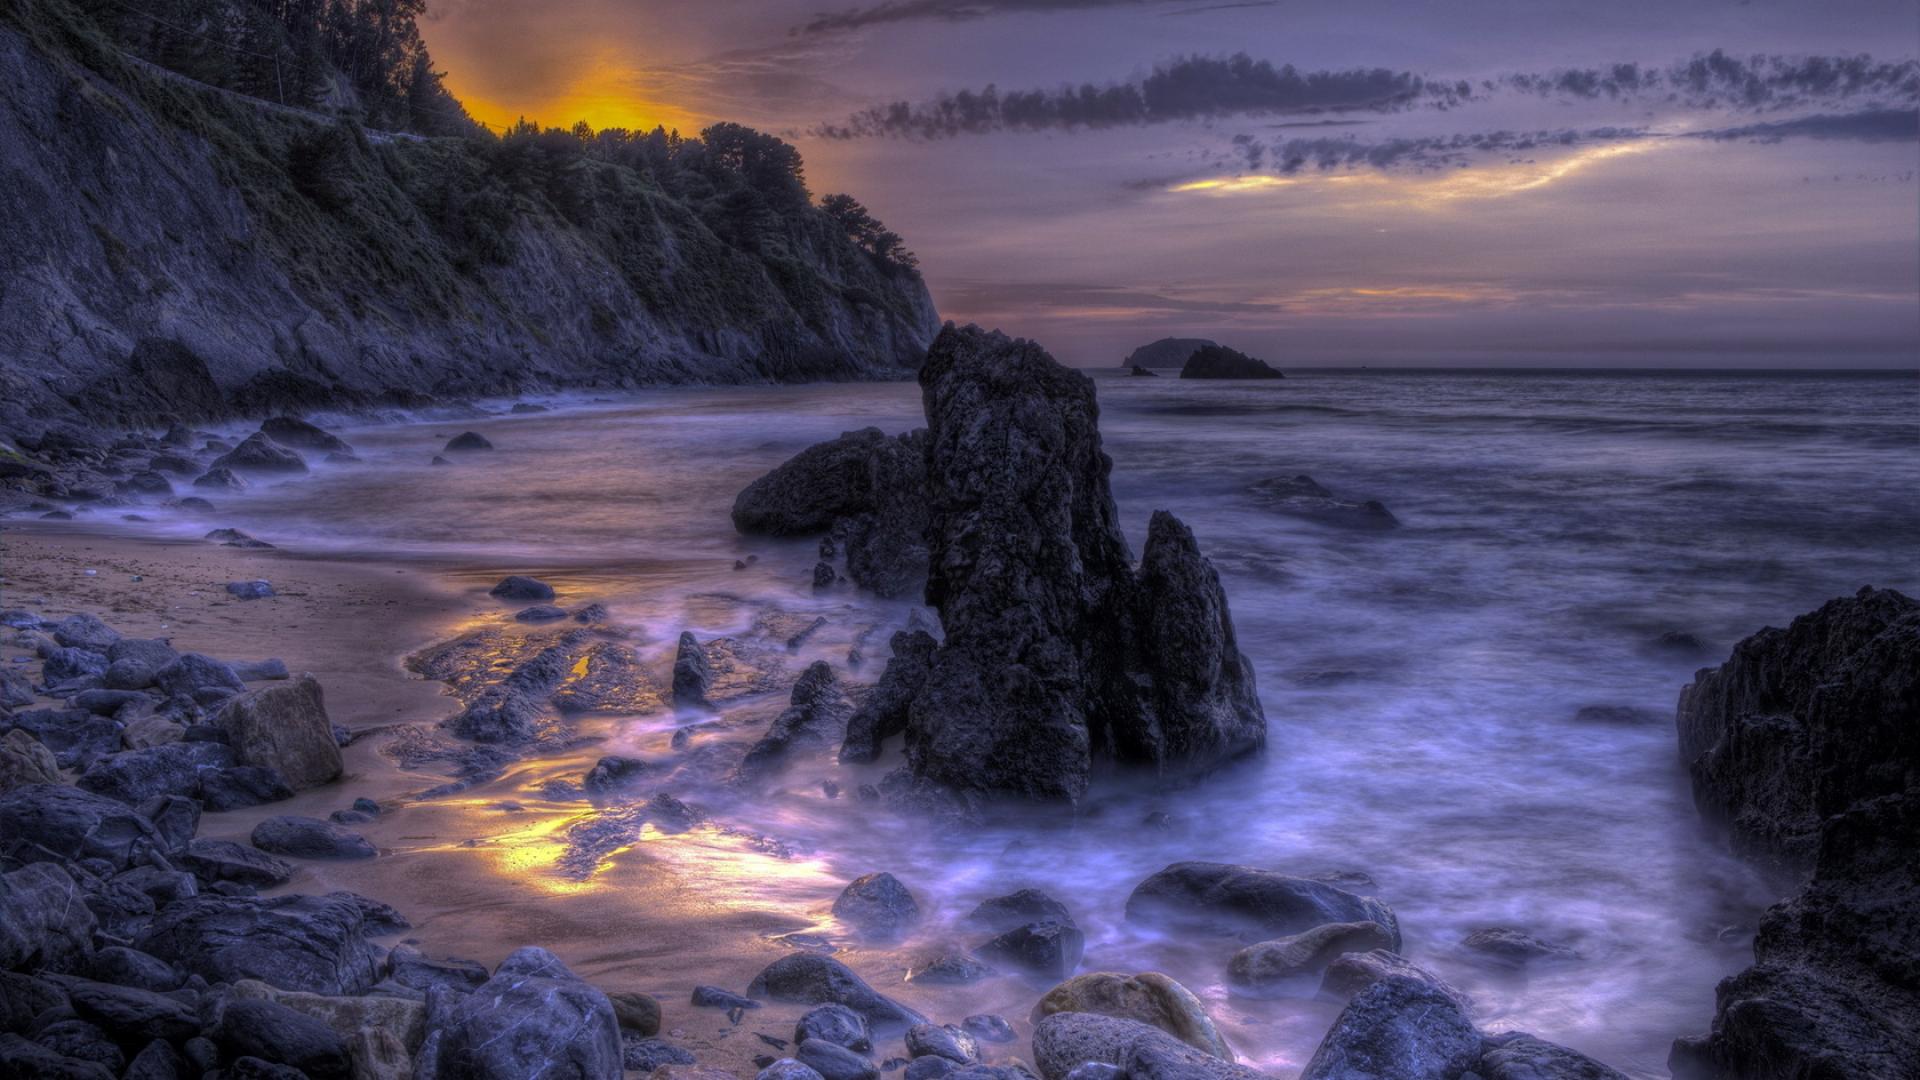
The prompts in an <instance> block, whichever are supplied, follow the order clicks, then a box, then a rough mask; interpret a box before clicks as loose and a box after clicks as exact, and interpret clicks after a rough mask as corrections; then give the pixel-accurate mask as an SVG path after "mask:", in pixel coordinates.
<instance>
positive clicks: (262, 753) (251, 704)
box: [212, 675, 343, 791]
mask: <svg viewBox="0 0 1920 1080" xmlns="http://www.w3.org/2000/svg"><path fill="white" fill-rule="evenodd" d="M212 722H213V724H214V725H215V726H216V727H218V728H219V729H220V730H221V731H223V732H225V733H226V735H227V741H228V743H229V745H231V746H232V747H233V752H234V756H235V758H236V759H238V761H239V762H240V763H241V764H243V765H253V766H258V767H260V768H266V769H272V770H274V771H275V772H277V773H279V774H280V776H281V777H282V778H284V779H285V780H286V782H287V784H288V785H289V786H291V787H292V788H294V790H296V791H298V790H304V789H306V788H310V787H316V786H318V785H320V784H325V783H329V782H331V781H333V780H335V779H338V778H339V776H340V772H341V769H342V767H343V765H342V761H341V757H340V746H339V744H338V743H337V742H335V741H334V738H333V721H332V720H331V719H330V718H329V717H328V716H327V707H326V700H325V698H324V696H323V695H322V693H321V690H320V683H319V682H318V681H317V680H316V679H314V677H313V676H311V675H302V676H301V677H300V678H298V679H295V680H293V681H291V682H289V683H287V684H285V685H283V686H268V687H262V688H260V689H258V690H249V691H247V692H245V693H243V694H240V695H239V696H237V697H234V698H232V699H230V700H229V701H228V702H227V703H226V704H225V705H222V706H221V707H220V709H219V711H218V712H216V713H214V714H213V718H212Z"/></svg>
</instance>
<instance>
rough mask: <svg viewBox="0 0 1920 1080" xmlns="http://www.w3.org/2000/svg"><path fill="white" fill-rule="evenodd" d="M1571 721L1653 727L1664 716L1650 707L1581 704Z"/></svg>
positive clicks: (1610, 725)
mask: <svg viewBox="0 0 1920 1080" xmlns="http://www.w3.org/2000/svg"><path fill="white" fill-rule="evenodd" d="M1573 722H1574V723H1576V724H1596V725H1599V726H1602V727H1653V726H1655V725H1658V724H1664V723H1666V717H1665V716H1663V715H1661V714H1660V713H1657V712H1655V711H1653V710H1652V709H1636V708H1634V707H1633V706H1631V705H1582V706H1580V708H1579V709H1577V710H1575V711H1574V714H1573Z"/></svg>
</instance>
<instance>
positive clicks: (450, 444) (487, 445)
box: [443, 431, 493, 454]
mask: <svg viewBox="0 0 1920 1080" xmlns="http://www.w3.org/2000/svg"><path fill="white" fill-rule="evenodd" d="M443 449H445V450H446V452H447V453H449V454H464V453H470V452H472V451H475V450H491V449H493V444H492V443H491V442H488V441H487V437H486V436H485V435H482V434H480V433H479V432H477V431H463V432H461V433H460V434H458V435H455V436H454V437H453V438H451V439H448V440H447V445H446V446H445V447H444V448H443Z"/></svg>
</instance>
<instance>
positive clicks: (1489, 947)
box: [1374, 926, 1580, 968]
mask: <svg viewBox="0 0 1920 1080" xmlns="http://www.w3.org/2000/svg"><path fill="white" fill-rule="evenodd" d="M1460 945H1461V947H1463V948H1465V949H1467V950H1468V951H1469V952H1472V953H1474V954H1476V955H1477V956H1479V957H1480V958H1481V959H1482V960H1485V961H1487V962H1489V963H1491V964H1494V965H1497V966H1499V967H1505V968H1522V967H1526V966H1527V965H1528V964H1532V963H1538V962H1544V961H1551V960H1578V959H1579V958H1580V954H1579V953H1578V952H1575V951H1574V950H1572V949H1570V948H1568V947H1567V946H1565V945H1561V944H1558V943H1556V942H1552V941H1547V940H1545V939H1543V938H1539V937H1535V936H1534V935H1532V934H1529V933H1527V932H1526V931H1525V930H1516V929H1514V928H1513V927H1511V926H1490V927H1485V928H1482V929H1479V930H1475V931H1473V932H1472V933H1470V934H1468V935H1467V936H1466V937H1464V938H1462V939H1461V940H1460ZM1374 947H1376V948H1387V946H1385V945H1380V946H1374Z"/></svg>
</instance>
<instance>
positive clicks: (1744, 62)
mask: <svg viewBox="0 0 1920 1080" xmlns="http://www.w3.org/2000/svg"><path fill="white" fill-rule="evenodd" d="M1498 87H1506V88H1509V89H1513V90H1518V91H1520V92H1522V93H1527V94H1534V95H1537V96H1539V97H1549V98H1559V99H1567V98H1585V99H1599V98H1606V99H1612V100H1625V99H1633V98H1649V97H1651V98H1659V99H1664V100H1671V101H1677V102H1683V103H1686V104H1690V105H1696V106H1702V107H1716V106H1725V107H1735V108H1746V109H1766V108H1785V107H1794V106H1802V105H1807V104H1812V103H1817V102H1839V101H1848V100H1856V99H1859V98H1863V97H1890V98H1895V99H1898V100H1903V101H1912V100H1916V99H1920V62H1916V61H1913V60H1896V61H1879V60H1875V59H1874V58H1873V57H1871V56H1868V55H1866V54H1864V53H1862V54H1859V55H1855V56H1770V55H1758V56H1749V57H1738V56H1733V55H1731V54H1729V53H1727V52H1725V51H1724V50H1721V49H1715V50H1714V51H1712V52H1710V53H1697V54H1695V55H1694V56H1693V57H1692V58H1691V59H1688V60H1683V61H1680V62H1679V63H1675V64H1671V65H1668V66H1667V67H1664V68H1653V67H1642V66H1640V65H1639V64H1614V65H1612V66H1611V67H1605V68H1568V69H1564V70H1561V71H1555V72H1551V73H1548V74H1524V73H1523V74H1513V75H1507V76H1504V77H1502V78H1500V79H1493V80H1489V81H1487V82H1486V83H1484V84H1483V88H1484V89H1487V90H1492V89H1495V88H1498Z"/></svg>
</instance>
